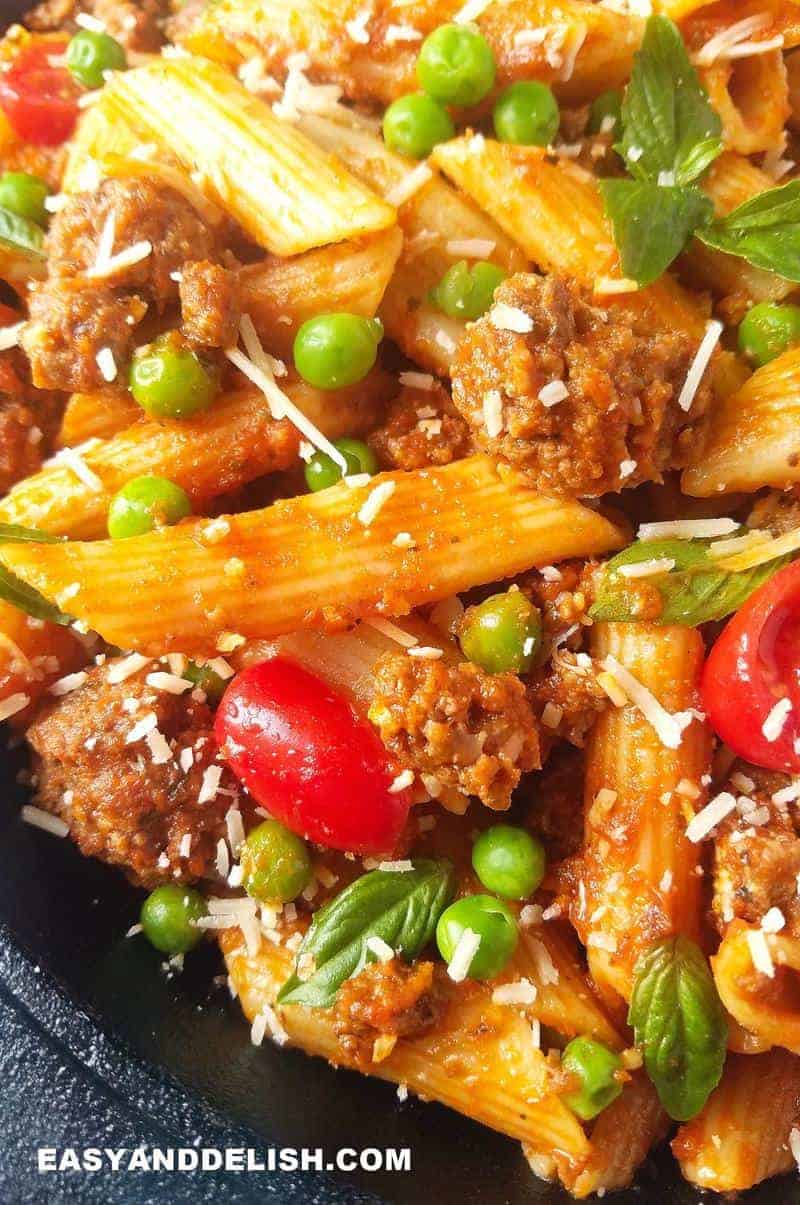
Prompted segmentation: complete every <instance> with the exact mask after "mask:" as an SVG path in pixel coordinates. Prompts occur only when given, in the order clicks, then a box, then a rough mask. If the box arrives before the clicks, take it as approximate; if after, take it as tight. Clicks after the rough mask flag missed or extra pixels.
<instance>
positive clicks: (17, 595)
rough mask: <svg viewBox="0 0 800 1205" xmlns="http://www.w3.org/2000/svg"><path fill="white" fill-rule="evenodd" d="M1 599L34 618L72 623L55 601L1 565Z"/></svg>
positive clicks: (65, 623)
mask: <svg viewBox="0 0 800 1205" xmlns="http://www.w3.org/2000/svg"><path fill="white" fill-rule="evenodd" d="M0 599H2V600H3V602H7V603H11V605H12V607H16V608H17V610H18V611H24V612H25V614H26V615H30V616H32V618H33V619H46V620H48V621H49V622H50V623H60V624H62V625H63V626H65V627H66V626H68V625H69V624H71V623H72V619H71V618H70V616H69V615H65V614H64V612H63V611H60V610H59V609H58V607H57V606H56V605H55V603H51V602H48V600H47V599H46V598H45V597H44V595H43V594H40V593H39V591H38V590H34V588H33V586H29V585H28V584H27V583H26V582H23V581H21V580H20V579H19V578H18V577H17V576H16V575H15V574H13V573H11V571H10V570H8V569H6V568H4V567H3V566H2V565H0Z"/></svg>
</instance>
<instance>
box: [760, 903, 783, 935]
mask: <svg viewBox="0 0 800 1205" xmlns="http://www.w3.org/2000/svg"><path fill="white" fill-rule="evenodd" d="M785 924H786V917H785V916H784V915H783V913H782V912H781V910H780V908H769V909H768V910H767V911H766V912H765V913H764V915H763V916H762V918H761V928H762V929H763V931H764V932H765V933H780V931H781V929H782V928H783V927H784V925H785Z"/></svg>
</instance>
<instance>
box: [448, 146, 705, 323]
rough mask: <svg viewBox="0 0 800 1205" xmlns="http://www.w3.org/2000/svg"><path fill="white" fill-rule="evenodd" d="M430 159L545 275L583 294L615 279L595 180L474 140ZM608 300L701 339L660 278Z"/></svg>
mask: <svg viewBox="0 0 800 1205" xmlns="http://www.w3.org/2000/svg"><path fill="white" fill-rule="evenodd" d="M431 158H432V160H433V162H434V163H436V165H437V166H438V167H440V168H441V169H442V171H443V172H444V173H445V175H446V176H449V178H450V179H451V180H452V181H453V182H454V183H455V184H457V185H458V186H459V188H462V189H463V190H464V192H466V193H467V194H468V196H470V197H472V199H473V201H475V202H477V204H478V205H480V206H481V208H482V209H485V210H486V212H487V213H488V214H489V215H490V216H491V217H493V218H494V220H495V221H496V222H497V224H498V225H499V226H500V227H502V229H503V230H504V231H505V232H506V234H507V235H508V236H509V238H513V239H515V240H516V242H518V243H519V245H520V246H521V247H522V249H523V251H524V252H525V254H526V255H527V256H528V257H529V258H530V259H531V260H533V262H534V263H535V264H538V266H539V267H541V268H543V269H544V270H545V271H547V272H559V273H563V274H565V275H567V276H574V277H575V279H576V280H578V281H579V282H580V283H581V284H582V285H584V286H585V287H586V288H588V289H592V288H596V286H597V282H598V280H600V281H602V280H603V279H604V278H608V279H610V280H617V281H618V280H621V279H622V272H621V270H620V267H619V257H618V255H617V249H616V247H615V245H614V238H613V235H612V232H611V227H610V225H609V223H608V221H607V219H606V216H605V213H604V211H603V202H602V198H601V196H600V192H599V189H598V185H597V180H596V179H595V178H594V177H592V176H591V175H590V174H589V173H588V172H587V171H584V169H583V168H582V167H579V166H578V165H577V164H574V163H569V162H565V161H563V160H560V161H559V162H558V163H553V162H551V160H550V158H549V157H548V155H547V152H546V150H545V149H544V148H543V147H529V146H512V145H511V144H509V143H503V142H495V141H494V140H492V139H489V138H484V137H483V136H482V135H473V136H471V137H470V136H468V135H465V136H463V137H461V138H455V139H453V140H452V141H451V142H443V143H440V144H439V146H437V147H436V148H435V149H434V151H433V154H432V155H431ZM611 301H613V302H614V303H615V304H620V305H624V306H626V307H628V308H631V309H636V310H640V309H647V310H648V311H649V312H650V313H651V314H652V316H653V318H654V319H655V320H656V321H658V322H660V323H662V324H663V325H664V326H666V327H680V328H683V329H685V330H687V331H689V332H691V333H693V334H701V333H702V330H703V314H702V311H701V309H700V307H699V305H698V303H697V301H696V300H695V299H694V298H693V297H692V296H691V295H690V294H689V293H687V292H686V291H685V290H684V289H683V288H681V286H680V285H679V284H677V282H676V281H674V280H672V278H671V277H669V276H667V275H664V276H662V277H661V278H660V279H659V280H657V281H656V282H655V283H654V284H652V285H649V286H648V287H647V288H646V289H641V290H638V291H637V290H636V289H635V288H634V289H632V291H629V292H626V293H624V294H623V295H619V296H618V295H614V296H610V295H609V296H603V298H602V304H604V305H605V304H608V303H609V302H611Z"/></svg>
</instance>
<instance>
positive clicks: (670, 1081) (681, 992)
mask: <svg viewBox="0 0 800 1205" xmlns="http://www.w3.org/2000/svg"><path fill="white" fill-rule="evenodd" d="M628 1024H629V1025H631V1026H632V1027H633V1031H634V1035H635V1038H636V1045H637V1046H639V1047H640V1049H641V1051H642V1053H643V1055H644V1065H645V1069H646V1070H647V1074H648V1075H649V1076H650V1079H651V1080H652V1081H653V1084H654V1085H655V1089H656V1092H657V1093H658V1098H659V1100H660V1101H661V1103H662V1105H663V1106H664V1108H665V1109H666V1111H667V1113H669V1115H670V1117H672V1118H673V1119H674V1120H675V1121H688V1120H689V1118H691V1117H694V1116H695V1115H696V1114H697V1113H699V1112H700V1110H701V1109H702V1107H703V1105H704V1104H705V1103H706V1100H707V1099H708V1097H709V1095H710V1093H711V1092H712V1091H713V1089H714V1088H715V1087H716V1086H717V1084H718V1083H719V1080H720V1076H721V1075H722V1068H723V1066H724V1063H725V1053H726V1046H727V1040H728V1025H727V1022H726V1019H725V1011H724V1009H723V1007H722V1004H721V1002H720V999H719V996H718V994H717V989H716V986H715V984H714V979H713V977H712V975H711V971H710V970H709V966H708V963H707V961H706V959H705V955H704V954H703V953H702V951H701V950H700V948H699V947H698V946H696V945H695V943H694V942H693V941H690V940H689V938H688V937H682V936H679V937H669V938H667V939H666V940H665V941H661V942H658V944H657V945H655V946H653V947H652V948H651V949H650V950H648V951H647V953H645V954H643V955H642V957H641V958H640V959H639V960H638V962H637V963H636V966H635V968H634V983H633V994H632V996H631V1003H630V1009H629V1011H628Z"/></svg>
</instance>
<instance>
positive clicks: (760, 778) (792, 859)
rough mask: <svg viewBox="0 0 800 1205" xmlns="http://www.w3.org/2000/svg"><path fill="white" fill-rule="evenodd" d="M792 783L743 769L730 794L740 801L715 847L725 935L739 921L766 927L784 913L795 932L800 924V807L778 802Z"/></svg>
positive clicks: (719, 920)
mask: <svg viewBox="0 0 800 1205" xmlns="http://www.w3.org/2000/svg"><path fill="white" fill-rule="evenodd" d="M788 782H789V779H788V778H787V777H786V776H785V775H782V774H770V773H768V772H767V771H763V770H757V769H755V768H754V767H753V766H749V765H740V766H739V767H738V768H737V772H736V773H734V775H733V776H732V778H731V780H730V781H729V782H728V783H726V786H725V789H726V790H727V791H730V793H731V794H733V795H735V796H736V797H737V807H736V810H735V811H734V812H731V813H730V815H729V816H727V817H726V819H725V820H723V821H722V823H721V824H720V825H719V827H718V829H717V837H716V841H715V843H714V901H713V909H712V910H713V915H714V921H715V923H716V924H717V927H718V928H719V930H720V932H723V931H724V929H725V928H726V926H727V925H728V924H729V923H730V922H731V921H732V920H734V919H736V920H744V921H747V923H748V924H758V923H760V921H761V919H762V917H763V916H764V915H765V914H766V913H767V912H768V911H769V909H770V908H779V909H780V910H781V912H782V913H783V915H784V918H785V920H786V923H787V925H788V926H789V927H790V928H792V929H793V930H794V931H795V932H796V931H797V925H798V924H800V896H798V882H800V880H799V879H798V875H800V836H798V825H797V813H796V808H797V805H796V804H795V803H794V802H791V803H780V802H779V803H776V802H775V801H774V799H773V798H772V797H773V795H774V794H775V793H776V792H779V791H780V790H781V789H782V788H783V787H785V786H786V785H787V784H788Z"/></svg>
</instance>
